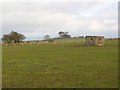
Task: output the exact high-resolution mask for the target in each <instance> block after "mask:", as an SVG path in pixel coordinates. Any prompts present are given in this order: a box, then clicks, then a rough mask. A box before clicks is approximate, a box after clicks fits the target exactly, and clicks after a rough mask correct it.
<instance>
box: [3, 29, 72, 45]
mask: <svg viewBox="0 0 120 90" xmlns="http://www.w3.org/2000/svg"><path fill="white" fill-rule="evenodd" d="M58 35H59V37H58V38H71V35H69V33H68V32H67V31H65V32H63V31H59V32H58ZM25 38H26V37H25V36H24V35H23V34H21V33H18V32H15V31H11V32H10V33H9V34H5V35H3V37H2V41H3V42H5V43H21V42H22V41H23V40H24V39H25ZM44 40H50V36H49V35H48V34H46V35H45V36H44Z"/></svg>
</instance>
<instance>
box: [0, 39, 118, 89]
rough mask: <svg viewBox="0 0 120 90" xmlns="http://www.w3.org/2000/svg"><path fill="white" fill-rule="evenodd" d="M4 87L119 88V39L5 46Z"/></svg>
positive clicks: (3, 49)
mask: <svg viewBox="0 0 120 90" xmlns="http://www.w3.org/2000/svg"><path fill="white" fill-rule="evenodd" d="M2 51H3V54H2V55H3V59H2V60H3V61H2V62H3V76H2V77H3V88H11V87H16V88H21V87H23V88H25V87H27V88H35V87H36V88H53V87H54V88H60V87H64V88H108V87H109V88H116V87H118V47H117V42H115V41H112V42H106V43H105V46H103V47H86V46H82V45H78V44H77V43H65V44H56V45H53V44H41V45H35V44H34V45H31V46H30V45H24V46H21V45H17V46H3V48H2Z"/></svg>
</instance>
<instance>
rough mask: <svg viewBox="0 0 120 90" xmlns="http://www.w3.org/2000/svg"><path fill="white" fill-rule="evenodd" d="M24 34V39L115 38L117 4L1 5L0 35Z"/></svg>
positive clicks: (50, 3) (8, 3)
mask: <svg viewBox="0 0 120 90" xmlns="http://www.w3.org/2000/svg"><path fill="white" fill-rule="evenodd" d="M11 30H14V31H17V32H20V33H23V34H24V35H25V36H26V37H27V39H43V37H44V35H45V34H49V35H50V36H51V37H57V36H58V32H59V31H68V32H69V34H70V35H71V36H78V35H83V36H86V35H104V36H105V37H118V3H117V2H112V0H111V2H97V1H94V2H87V1H86V2H6V3H3V4H2V32H3V34H6V33H9V32H10V31H11Z"/></svg>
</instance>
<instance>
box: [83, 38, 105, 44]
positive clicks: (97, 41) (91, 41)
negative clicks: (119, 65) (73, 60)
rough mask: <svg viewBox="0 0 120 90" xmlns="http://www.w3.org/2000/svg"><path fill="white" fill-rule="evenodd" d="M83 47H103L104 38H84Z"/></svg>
mask: <svg viewBox="0 0 120 90" xmlns="http://www.w3.org/2000/svg"><path fill="white" fill-rule="evenodd" d="M85 45H86V46H103V45H104V36H86V37H85Z"/></svg>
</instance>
